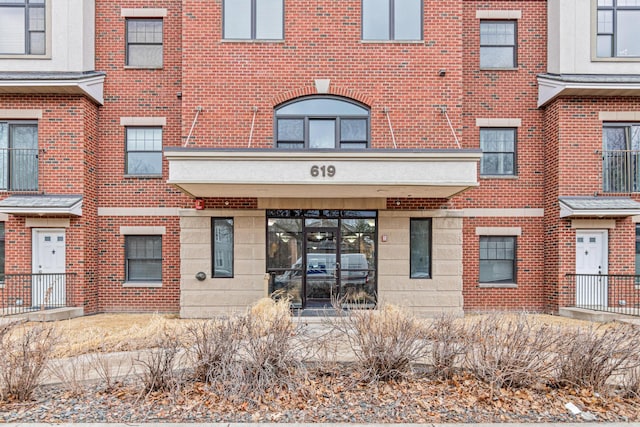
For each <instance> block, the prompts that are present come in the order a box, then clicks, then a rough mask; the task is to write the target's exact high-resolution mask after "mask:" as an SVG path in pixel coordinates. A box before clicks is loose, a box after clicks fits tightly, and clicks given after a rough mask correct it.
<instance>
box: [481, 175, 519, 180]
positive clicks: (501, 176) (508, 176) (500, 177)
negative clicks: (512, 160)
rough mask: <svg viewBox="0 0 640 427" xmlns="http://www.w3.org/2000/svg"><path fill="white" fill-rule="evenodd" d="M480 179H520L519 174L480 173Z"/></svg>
mask: <svg viewBox="0 0 640 427" xmlns="http://www.w3.org/2000/svg"><path fill="white" fill-rule="evenodd" d="M480 179H519V176H518V175H480Z"/></svg>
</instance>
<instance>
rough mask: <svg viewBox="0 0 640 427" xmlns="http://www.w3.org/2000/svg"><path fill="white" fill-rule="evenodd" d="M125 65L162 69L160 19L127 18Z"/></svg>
mask: <svg viewBox="0 0 640 427" xmlns="http://www.w3.org/2000/svg"><path fill="white" fill-rule="evenodd" d="M126 65H128V66H131V67H150V68H160V67H162V19H138V18H135V19H133V18H127V58H126Z"/></svg>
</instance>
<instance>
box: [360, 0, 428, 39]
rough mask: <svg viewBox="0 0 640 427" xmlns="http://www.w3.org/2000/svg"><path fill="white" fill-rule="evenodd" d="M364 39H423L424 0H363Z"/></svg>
mask: <svg viewBox="0 0 640 427" xmlns="http://www.w3.org/2000/svg"><path fill="white" fill-rule="evenodd" d="M362 40H422V1H421V0H362Z"/></svg>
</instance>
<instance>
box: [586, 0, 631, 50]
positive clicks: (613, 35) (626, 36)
mask: <svg viewBox="0 0 640 427" xmlns="http://www.w3.org/2000/svg"><path fill="white" fill-rule="evenodd" d="M638 22H640V1H638V0H598V32H597V42H596V55H597V56H598V57H599V58H611V57H616V58H629V57H631V58H633V57H640V44H638V40H639V39H640V26H639V25H638Z"/></svg>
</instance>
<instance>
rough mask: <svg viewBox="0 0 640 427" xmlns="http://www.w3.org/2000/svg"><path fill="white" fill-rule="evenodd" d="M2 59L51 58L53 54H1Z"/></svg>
mask: <svg viewBox="0 0 640 427" xmlns="http://www.w3.org/2000/svg"><path fill="white" fill-rule="evenodd" d="M0 59H36V60H38V59H51V55H0Z"/></svg>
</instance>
